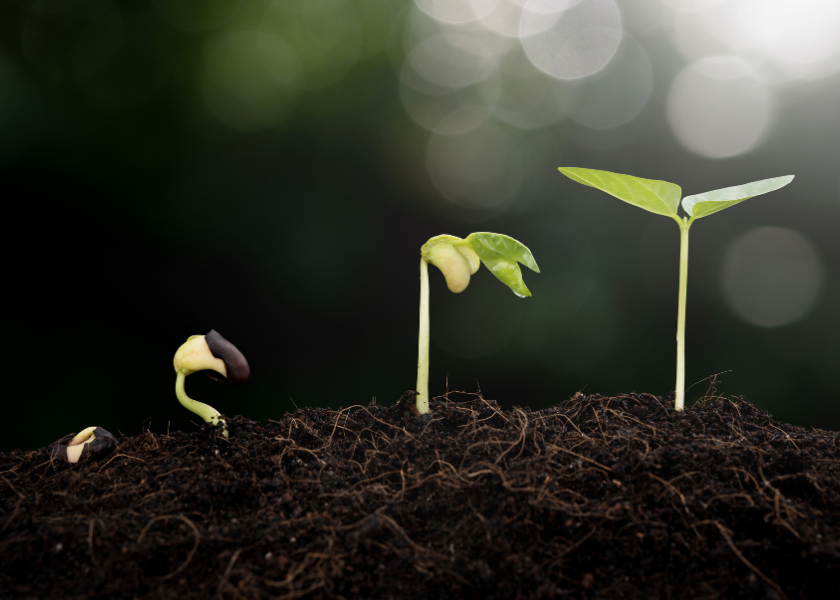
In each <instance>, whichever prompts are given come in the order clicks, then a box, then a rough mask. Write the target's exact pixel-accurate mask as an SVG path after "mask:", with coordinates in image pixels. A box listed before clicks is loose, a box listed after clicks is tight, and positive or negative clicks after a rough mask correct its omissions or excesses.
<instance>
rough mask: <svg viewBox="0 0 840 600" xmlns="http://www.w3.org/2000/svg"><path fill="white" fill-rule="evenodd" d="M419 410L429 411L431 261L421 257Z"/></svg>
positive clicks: (420, 411) (418, 351)
mask: <svg viewBox="0 0 840 600" xmlns="http://www.w3.org/2000/svg"><path fill="white" fill-rule="evenodd" d="M417 412H419V413H420V414H421V415H425V414H426V413H427V412H429V263H427V262H426V260H425V259H423V258H421V259H420V333H419V335H418V343H417Z"/></svg>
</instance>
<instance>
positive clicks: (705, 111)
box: [667, 56, 774, 158]
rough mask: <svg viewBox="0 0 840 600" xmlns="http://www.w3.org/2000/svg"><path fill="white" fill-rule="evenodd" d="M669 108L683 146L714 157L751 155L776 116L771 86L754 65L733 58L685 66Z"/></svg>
mask: <svg viewBox="0 0 840 600" xmlns="http://www.w3.org/2000/svg"><path fill="white" fill-rule="evenodd" d="M667 104H668V106H667V114H668V121H669V123H670V125H671V129H672V130H673V132H674V135H676V137H677V139H678V140H679V141H680V143H682V144H683V146H685V147H686V148H688V149H689V150H691V151H693V152H696V153H697V154H700V155H702V156H708V157H710V158H725V157H729V156H736V155H738V154H743V153H744V152H747V151H749V150H751V149H752V148H754V147H755V146H756V145H757V144H758V143H759V142H760V141H761V139H762V137H763V136H764V135H765V134H766V133H767V131H768V130H769V127H770V126H771V124H772V121H773V117H774V110H773V108H774V102H773V97H772V95H771V93H770V91H769V89H768V88H767V86H766V85H765V84H764V83H763V82H762V81H761V80H760V79H759V77H758V75H757V74H756V72H755V70H754V69H753V68H752V67H751V66H750V65H749V64H747V63H746V62H745V61H743V60H741V59H739V58H735V57H730V56H710V57H707V58H702V59H700V60H698V61H695V62H693V63H692V64H690V65H688V66H687V67H685V68H684V69H683V70H682V71H681V72H680V73H679V74H678V75H677V77H676V78H675V79H674V81H673V82H672V84H671V88H670V90H669V92H668V100H667Z"/></svg>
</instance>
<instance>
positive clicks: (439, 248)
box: [416, 232, 540, 415]
mask: <svg viewBox="0 0 840 600" xmlns="http://www.w3.org/2000/svg"><path fill="white" fill-rule="evenodd" d="M420 255H421V259H420V333H419V335H418V348H417V350H418V352H417V354H418V358H417V398H416V403H417V412H418V413H419V414H421V415H422V414H425V413H427V412H429V266H428V265H429V263H432V264H433V265H435V266H436V267H437V268H438V269H440V271H441V272H442V273H443V276H444V277H445V278H446V285H447V287H448V288H449V290H450V291H452V292H454V293H456V294H457V293H460V292H462V291H464V290H465V289H466V288H467V285H469V282H470V277H471V276H472V275H473V274H475V272H476V271H478V269H479V267H480V266H481V264H482V263H483V264H484V265H485V266H486V267H487V268H488V269H490V272H491V273H493V275H495V276H496V277H497V278H498V279H499V281H501V282H502V283H504V284H505V285H506V286H508V287H509V288H510V289H511V290H512V291H513V293H514V294H516V295H517V296H519V297H520V298H525V297H526V296H530V295H531V292H530V291H529V290H528V288H527V286H526V285H525V282H524V281H523V280H522V271H521V270H520V269H519V263H522V264H523V265H525V266H526V267H528V268H529V269H531V270H532V271H535V272H537V273H539V272H540V269H539V267H537V262H536V261H535V260H534V257H533V255H532V254H531V251H530V250H528V248H526V247H525V246H524V245H522V244H520V243H519V242H517V241H516V240H515V239H513V238H510V237H508V236H506V235H500V234H498V233H486V232H480V233H472V234H470V235H469V236H467V238H466V239H461V238H458V237H455V236H452V235H439V236H436V237H433V238H431V239H430V240H429V241H428V242H426V243H425V244H423V247H422V248H421V249H420Z"/></svg>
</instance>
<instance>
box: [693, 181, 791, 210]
mask: <svg viewBox="0 0 840 600" xmlns="http://www.w3.org/2000/svg"><path fill="white" fill-rule="evenodd" d="M793 177H794V176H793V175H785V176H784V177H774V178H772V179H763V180H761V181H753V182H752V183H745V184H744V185H736V186H734V187H728V188H723V189H721V190H712V191H711V192H704V193H702V194H697V195H696V196H686V197H685V198H683V201H682V206H683V210H685V212H687V213H688V214H689V215H691V216H692V217H693V218H694V219H699V218H700V217H707V216H709V215H711V214H714V213H716V212H719V211H721V210H723V209H724V208H729V207H730V206H732V205H734V204H738V203H739V202H743V201H744V200H749V199H750V198H752V197H753V196H760V195H761V194H766V193H767V192H772V191H774V190H778V189H779V188H782V187H785V186H786V185H787V184H789V183H790V182H791V181H793Z"/></svg>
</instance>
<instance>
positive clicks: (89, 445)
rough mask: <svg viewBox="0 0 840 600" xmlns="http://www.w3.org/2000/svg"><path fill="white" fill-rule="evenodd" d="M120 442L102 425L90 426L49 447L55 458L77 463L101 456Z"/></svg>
mask: <svg viewBox="0 0 840 600" xmlns="http://www.w3.org/2000/svg"><path fill="white" fill-rule="evenodd" d="M117 444H119V442H118V441H117V438H115V437H114V436H113V435H112V434H111V433H109V432H108V431H106V430H105V429H102V428H101V427H88V428H87V429H85V430H83V431H80V432H79V433H77V434H76V435H73V434H70V435H68V436H65V437H63V438H61V439H60V440H58V441H57V442H55V443H54V444H50V446H49V447H48V448H47V449H48V450H49V452H50V455H51V456H52V457H53V458H56V459H59V460H66V461H67V462H69V463H72V464H76V463H80V462H84V461H86V460H88V459H90V458H99V457H100V456H103V455H105V454H107V453H108V452H110V451H111V450H113V449H114V447H115V446H116V445H117Z"/></svg>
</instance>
